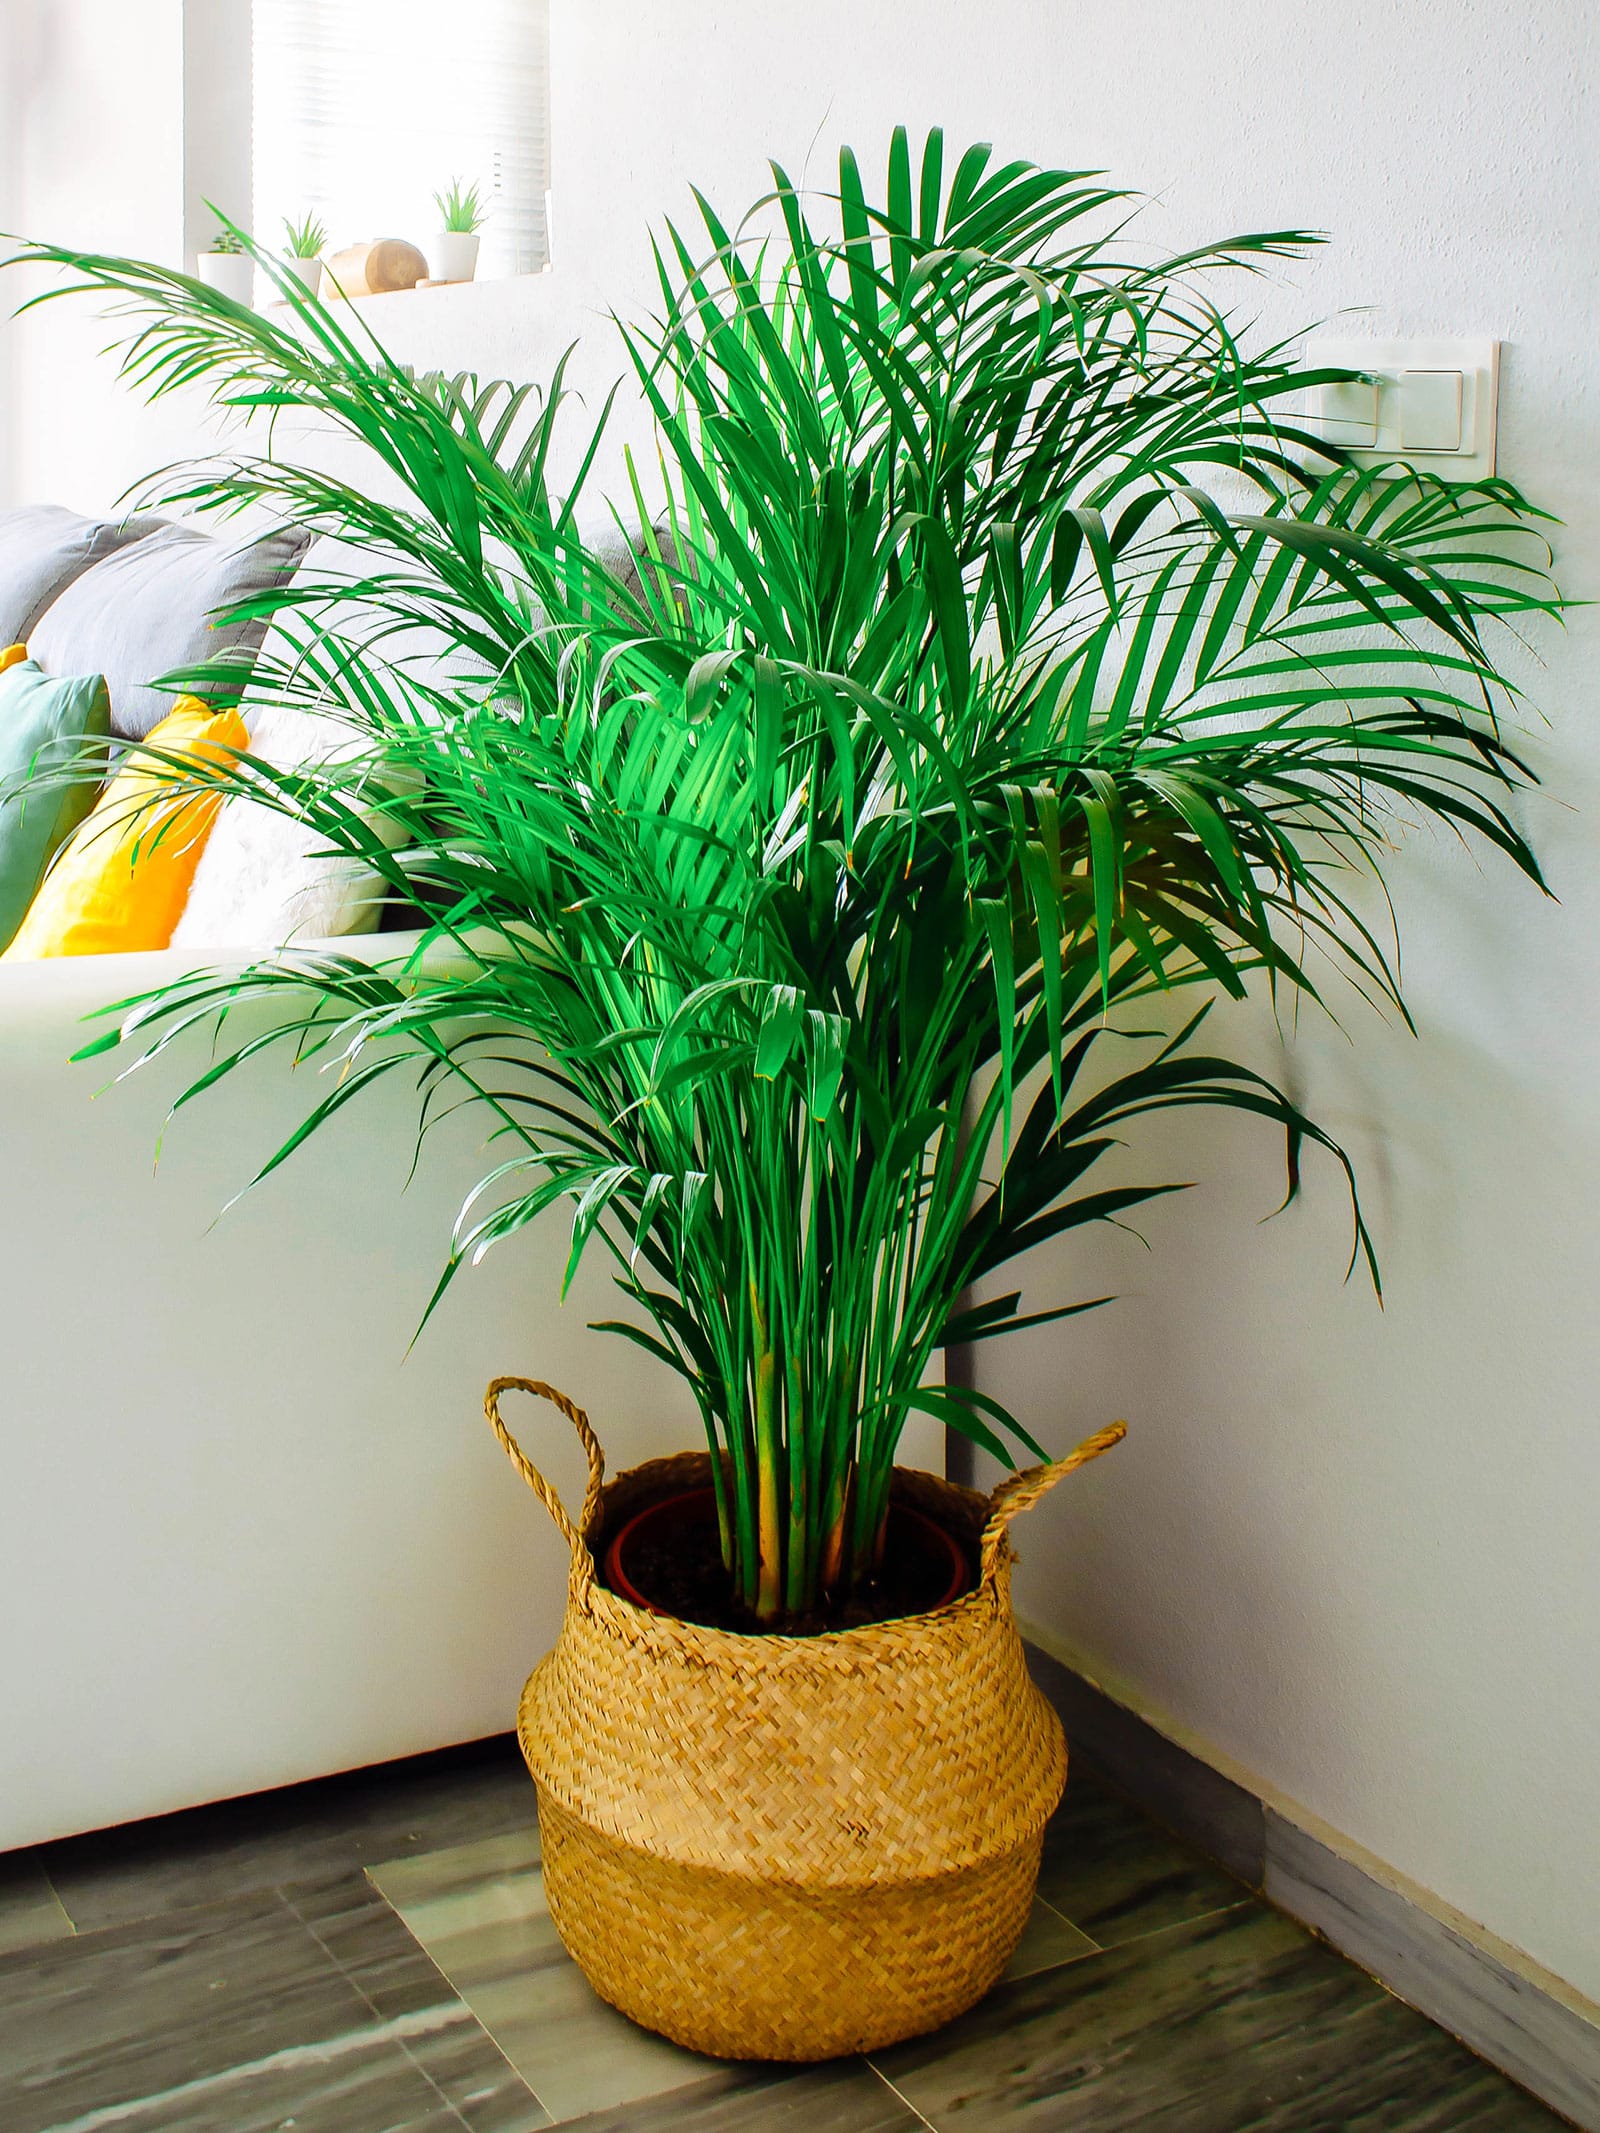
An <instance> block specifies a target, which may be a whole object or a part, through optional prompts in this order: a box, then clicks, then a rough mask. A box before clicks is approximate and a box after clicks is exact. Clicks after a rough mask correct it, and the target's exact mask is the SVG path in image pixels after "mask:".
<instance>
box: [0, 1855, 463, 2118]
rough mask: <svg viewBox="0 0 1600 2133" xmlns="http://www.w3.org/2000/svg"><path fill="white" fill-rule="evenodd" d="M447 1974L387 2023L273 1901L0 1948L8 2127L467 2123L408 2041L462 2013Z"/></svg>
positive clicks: (2, 2114)
mask: <svg viewBox="0 0 1600 2133" xmlns="http://www.w3.org/2000/svg"><path fill="white" fill-rule="evenodd" d="M471 2020H472V2018H471V2015H470V2014H469V2013H468V2011H467V2009H466V2008H465V2007H463V2006H462V2005H461V2003H460V2002H459V2001H458V2000H457V1999H456V1998H455V1996H454V1995H453V1994H451V1993H450V1992H449V1990H448V1988H446V1987H445V1986H444V1984H443V1981H442V1980H441V1981H440V1984H439V1989H438V1991H437V1993H436V1995H435V1997H434V2000H433V2002H432V2004H431V2005H429V2006H426V2007H422V2008H419V2009H415V2010H413V2011H411V2012H409V2013H407V2014H405V2015H403V2016H401V2017H399V2018H398V2019H396V2020H394V2021H384V2020H382V2019H380V2018H379V2017H378V2016H377V2015H376V2014H375V2013H374V2011H373V2009H372V2008H371V2007H370V2006H369V2005H368V2003H367V2002H366V2000H365V1999H364V1998H363V1997H362V1995H361V1993H360V1992H359V1991H358V1990H357V1988H356V1987H355V1986H354V1985H353V1984H352V1983H351V1982H350V1981H349V1980H348V1979H347V1978H345V1977H344V1976H343V1975H342V1974H341V1973H340V1971H339V1970H338V1968H337V1966H336V1965H335V1964H334V1963H333V1961H332V1960H331V1959H330V1958H329V1956H328V1955H327V1954H326V1953H325V1951H324V1950H323V1949H322V1948H321V1947H319V1945H318V1944H317V1942H316V1940H315V1939H314V1937H313V1936H312V1935H311V1933H310V1932H309V1931H308V1930H307V1928H306V1927H305V1926H304V1924H302V1922H301V1921H300V1920H299V1919H298V1918H297V1917H296V1916H295V1915H294V1913H293V1912H292V1911H291V1910H290V1909H289V1908H288V1906H287V1905H285V1904H284V1903H283V1902H281V1901H280V1900H279V1899H278V1898H277V1897H276V1896H273V1895H270V1894H262V1895H250V1896H244V1897H236V1898H234V1899H233V1900H231V1901H230V1902H227V1903H222V1904H215V1905H208V1906H204V1907H202V1908H200V1909H197V1910H191V1911H185V1912H175V1913H171V1914H168V1915H166V1916H163V1917H162V1918H160V1919H154V1920H146V1921H141V1922H140V1923H138V1924H136V1925H133V1926H126V1927H118V1928H113V1929H110V1930H107V1931H105V1932H101V1933H96V1934H84V1935H79V1936H77V1937H75V1938H74V1939H72V1940H69V1941H60V1942H55V1943H52V1944H50V1945H48V1946H45V1947H41V1948H35V1949H30V1950H27V1951H26V1952H24V1953H22V1954H18V1955H12V1956H8V1957H6V1958H4V1959H3V1960H0V2126H4V2127H5V2129H6V2133H100V2129H101V2128H111V2127H115V2128H118V2129H128V2133H140V2129H142V2128H149V2129H150V2133H269V2129H271V2133H276V2129H278V2128H281V2127H282V2126H284V2125H285V2124H286V2123H289V2122H291V2121H292V2122H293V2124H294V2125H295V2127H296V2129H297V2133H395V2129H397V2128H400V2127H404V2128H405V2129H406V2133H447V2129H448V2133H460V2120H459V2118H458V2117H457V2115H456V2114H455V2113H454V2111H453V2110H452V2109H451V2106H450V2104H449V2103H448V2101H447V2100H446V2098H445V2096H444V2095H443V2093H442V2092H441V2090H440V2089H439V2088H438V2087H437V2086H436V2085H435V2084H434V2083H433V2081H431V2080H430V2079H429V2078H428V2076H427V2075H426V2074H425V2073H424V2072H423V2071H422V2067H421V2065H420V2064H419V2061H418V2058H417V2056H416V2055H415V2048H418V2047H420V2048H422V2049H423V2050H424V2051H425V2048H426V2045H427V2043H428V2041H429V2040H430V2039H431V2038H433V2037H436V2036H438V2035H439V2034H440V2033H442V2032H447V2031H449V2030H451V2029H457V2028H465V2027H467V2026H468V2025H470V2024H471Z"/></svg>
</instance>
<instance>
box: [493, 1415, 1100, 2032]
mask: <svg viewBox="0 0 1600 2133" xmlns="http://www.w3.org/2000/svg"><path fill="white" fill-rule="evenodd" d="M510 1386H517V1387H520V1388H521V1389H524V1390H527V1391H531V1392H537V1393H539V1394H541V1395H542V1396H544V1397H546V1398H551V1399H553V1400H554V1401H555V1404H556V1405H558V1406H559V1407H560V1408H561V1409H562V1411H563V1412H564V1413H566V1414H567V1415H568V1416H569V1417H570V1418H571V1419H572V1421H573V1423H574V1426H575V1427H576V1428H577V1429H578V1433H579V1435H580V1437H581V1438H582V1439H583V1441H584V1444H585V1447H586V1449H587V1450H588V1453H589V1460H590V1476H589V1487H588V1490H587V1492H586V1495H585V1499H584V1505H583V1510H582V1512H581V1514H580V1517H579V1519H578V1522H577V1524H576V1525H574V1524H573V1523H572V1522H571V1521H570V1520H569V1519H568V1517H567V1515H566V1512H565V1510H564V1508H563V1507H562V1506H561V1504H560V1500H559V1498H557V1497H556V1495H555V1492H554V1491H553V1490H552V1489H551V1488H550V1487H549V1485H548V1483H546V1482H545V1481H544V1479H543V1477H542V1476H541V1475H539V1474H538V1473H537V1470H536V1469H534V1468H533V1467H532V1466H531V1465H530V1464H529V1462H528V1461H527V1460H526V1459H525V1458H524V1456H523V1454H522V1453H521V1451H520V1450H519V1449H518V1447H517V1446H516V1444H515V1443H514V1441H513V1439H512V1438H511V1437H510V1434H509V1432H508V1431H507V1430H506V1428H505V1425H504V1423H503V1422H502V1421H501V1419H500V1416H499V1407H498V1401H499V1395H500V1394H501V1393H502V1392H503V1391H505V1390H506V1389H507V1388H508V1387H510ZM486 1405H487V1407H488V1411H489V1416H490V1420H491V1422H492V1423H493V1425H494V1427H495V1430H496V1432H497V1434H498V1435H499V1436H500V1437H501V1441H502V1442H503V1443H504V1444H505V1446H506V1449H507V1450H508V1452H510V1454H511V1456H512V1458H513V1459H514V1460H515V1462H516V1463H517V1465H518V1467H519V1469H520V1470H521V1471H522V1472H523V1474H524V1476H525V1478H527V1479H528V1481H529V1483H530V1485H531V1486H532V1487H534V1488H535V1490H536V1492H537V1493H538V1494H539V1496H540V1497H541V1499H542V1500H543V1501H544V1502H545V1504H546V1506H547V1508H549V1509H550V1511H551V1515H552V1517H554V1518H555V1519H556V1521H557V1523H558V1525H559V1526H560V1527H561V1528H562V1531H563V1533H564V1535H565V1536H566V1538H567V1540H568V1544H569V1547H570V1549H571V1556H572V1561H571V1573H570V1577H569V1582H568V1590H567V1608H566V1615H565V1618H564V1620H563V1623H562V1627H561V1634H560V1636H559V1638H558V1639H557V1642H556V1645H555V1648H554V1649H553V1650H552V1651H551V1652H550V1653H549V1654H548V1656H547V1657H546V1658H545V1659H543V1660H542V1661H541V1662H540V1664H539V1665H538V1666H537V1667H535V1669H534V1671H533V1673H532V1674H531V1675H530V1677H529V1679H528V1683H527V1687H526V1688H525V1689H524V1691H523V1695H522V1702H521V1708H520V1711H519V1715H518V1734H519V1737H520V1740H521V1743H522V1751H523V1754H524V1756H525V1757H526V1759H527V1763H528V1768H529V1770H530V1771H531V1773H532V1775H533V1779H534V1782H535V1784H536V1785H537V1787H538V1792H539V1817H540V1827H541V1830H542V1833H543V1851H544V1878H545V1887H546V1891H547V1894H548V1898H549V1903H550V1912H551V1916H552V1918H553V1919H554V1921H555V1924H556V1928H557V1930H558V1932H559V1933H560V1935H561V1938H562V1940H563V1941H564V1942H565V1944H566V1946H567V1948H568V1949H569V1950H570V1952H571V1954H572V1955H573V1957H574V1958H575V1960H576V1961H577V1962H578V1964H579V1966H580V1968H581V1969H582V1970H583V1972H584V1974H585V1976H586V1977H587V1978H588V1979H589V1982H590V1983H591V1984H592V1985H593V1986H594V1988H595V1990H596V1991H597V1992H598V1993H599V1994H600V1995H601V1997H602V1998H604V1999H606V2000H609V2001H610V2002H611V2004H612V2005H613V2006H615V2007H619V2008H621V2010H622V2011H623V2012H624V2013H625V2014H627V2015H630V2016H631V2017H632V2018H633V2019H634V2020H635V2021H637V2022H641V2023H643V2024H645V2025H646V2026H647V2027H649V2028H651V2029H654V2030H658V2031H660V2032H661V2033H662V2034H663V2035H666V2036H668V2037H671V2038H672V2039H673V2040H674V2041H675V2042H677V2043H679V2044H683V2045H686V2046H688V2047H689V2048H690V2049H692V2050H695V2051H700V2052H706V2053H710V2054H713V2055H715V2056H717V2057H722V2058H741V2059H742V2058H762V2059H825V2058H832V2057H835V2056H837V2055H839V2054H841V2053H846V2052H856V2051H863V2050H867V2049H870V2048H874V2047H877V2046H881V2045H884V2044H887V2043H890V2042H893V2041H895V2040H896V2039H899V2038H903V2037H909V2036H915V2035H918V2034H920V2033H922V2032H923V2031H925V2030H928V2029H932V2028H936V2027H937V2026H938V2025H939V2024H940V2023H943V2022H945V2021H948V2020H949V2019H950V2018H951V2017H952V2016H954V2015H956V2014H959V2013H960V2012H962V2010H963V2009H965V2008H967V2007H969V2006H971V2004H972V2003H973V2002H974V2001H975V2000H976V1999H978V1998H980V1997H981V1996H982V1994H983V1993H984V1992H986V1991H987V1990H988V1988H989V1986H990V1985H992V1984H993V1982H994V1980H995V1979H996V1978H997V1977H998V1976H999V1974H1000V1972H1001V1971H1002V1970H1003V1969H1004V1968H1005V1965H1006V1962H1007V1961H1008V1959H1009V1957H1010V1955H1011V1952H1012V1950H1013V1948H1014V1947H1015V1946H1016V1943H1017V1940H1018V1939H1019V1937H1020V1935H1021V1933H1022V1929H1023V1926H1024V1924H1025V1923H1026V1921H1027V1916H1028V1909H1029V1905H1030V1903H1031V1901H1032V1896H1033V1889H1034V1883H1035V1880H1036V1879H1037V1875H1038V1867H1039V1850H1040V1844H1041V1841H1042V1837H1043V1831H1044V1825H1045V1822H1046V1821H1047V1820H1048V1818H1049V1816H1050V1813H1051V1811H1052V1810H1053V1808H1054V1807H1055V1805H1056V1802H1057V1801H1058V1799H1059V1798H1060V1796H1061V1790H1062V1786H1063V1784H1064V1783H1065V1779H1066V1747H1065V1743H1064V1741H1063V1739H1062V1733H1061V1725H1060V1721H1059V1720H1058V1719H1057V1718H1056V1715H1055V1713H1054V1712H1053V1711H1052V1710H1051V1708H1050V1706H1049V1704H1048V1703H1047V1702H1046V1701H1045V1699H1044V1697H1043V1696H1042V1695H1041V1694H1040V1693H1039V1691H1038V1690H1037V1689H1036V1688H1035V1687H1034V1686H1033V1683H1032V1682H1031V1680H1030V1679H1029V1676H1028V1672H1027V1667H1026V1664H1025V1662H1024V1657H1023V1649H1022V1640H1021V1638H1020V1636H1019V1635H1018V1633H1017V1627H1016V1622H1015V1618H1014V1616H1013V1614H1012V1609H1011V1563H1012V1560H1013V1557H1012V1552H1011V1548H1010V1545H1009V1542H1008V1540H1007V1537H1006V1529H1007V1526H1008V1525H1009V1522H1010V1520H1011V1518H1013V1517H1014V1516H1016V1515H1017V1513H1018V1512H1020V1511H1021V1510H1022V1509H1024V1508H1026V1506H1027V1505H1028V1504H1029V1503H1031V1502H1033V1501H1035V1500H1036V1499H1037V1497H1038V1496H1039V1495H1041V1494H1043V1492H1044V1490H1045V1489H1047V1488H1049V1487H1051V1486H1053V1485H1054V1483H1055V1482H1056V1481H1058V1480H1060V1479H1061V1478H1062V1477H1063V1475H1064V1474H1065V1473H1067V1472H1070V1471H1071V1470H1072V1469H1073V1468H1074V1467H1075V1466H1078V1465H1081V1464H1082V1463H1083V1462H1084V1461H1085V1460H1086V1459H1088V1458H1092V1457H1094V1456H1095V1455H1096V1453H1098V1452H1099V1451H1102V1450H1104V1449H1106V1448H1107V1447H1108V1445H1110V1444H1112V1443H1115V1441H1116V1440H1117V1438H1118V1437H1119V1436H1120V1435H1121V1434H1122V1427H1121V1425H1120V1424H1114V1425H1112V1427H1111V1428H1109V1429H1107V1430H1103V1431H1101V1432H1100V1433H1099V1434H1098V1436H1096V1437H1094V1438H1091V1439H1090V1440H1089V1441H1088V1443H1087V1444H1085V1445H1083V1446H1081V1447H1080V1448H1079V1450H1078V1452H1076V1453H1074V1454H1073V1455H1072V1457H1071V1458H1070V1459H1069V1460H1062V1461H1059V1462H1057V1463H1056V1464H1055V1465H1054V1466H1049V1467H1042V1468H1035V1469H1034V1470H1032V1472H1031V1473H1029V1474H1026V1475H1017V1476H1013V1477H1012V1478H1011V1479H1010V1480H1009V1481H1007V1482H1006V1483H1005V1484H1003V1485H1002V1487H1001V1489H999V1490H997V1491H996V1494H995V1496H994V1497H992V1498H985V1497H983V1496H980V1495H978V1494H977V1493H976V1492H974V1491H972V1490H970V1489H963V1488H960V1487H958V1486H957V1485H955V1484H954V1483H952V1482H948V1481H943V1480H940V1479H938V1478H937V1477H935V1476H933V1475H930V1474H921V1473H916V1472H913V1471H911V1470H909V1469H904V1468H901V1469H897V1470H896V1473H895V1477H894V1493H895V1495H896V1496H897V1497H898V1498H899V1499H900V1500H902V1501H905V1502H909V1503H911V1504H914V1505H915V1506H916V1507H917V1508H919V1509H921V1510H924V1511H927V1512H929V1513H930V1514H931V1515H932V1516H933V1517H935V1518H936V1519H938V1520H939V1522H940V1523H941V1524H943V1525H945V1526H946V1527H947V1528H948V1529H950V1530H951V1531H953V1532H955V1533H957V1534H959V1535H961V1536H962V1537H963V1538H964V1539H965V1540H966V1542H967V1544H968V1546H969V1548H970V1549H971V1551H972V1553H973V1556H974V1559H975V1561H976V1562H977V1563H978V1565H979V1577H978V1582H977V1584H976V1587H975V1589H974V1590H972V1591H971V1592H969V1593H967V1594H965V1595H964V1596H962V1597H961V1598H959V1599H957V1600H955V1601H953V1602H952V1603H951V1604H950V1605H949V1606H946V1607H942V1608H939V1609H937V1610H935V1611H934V1612H932V1613H929V1614H922V1615H912V1616H908V1617H906V1618H904V1619H902V1620H900V1621H894V1622H884V1623H879V1624H875V1625H872V1626H870V1627H865V1628H860V1629H850V1630H842V1631H838V1632H834V1633H832V1634H828V1635H822V1636H810V1637H785V1636H745V1635H737V1634H734V1633H731V1632H728V1631H724V1630H717V1629H710V1628H705V1627H702V1626H701V1625H699V1624H696V1623H690V1622H682V1621H679V1620H677V1619H676V1618H675V1617H673V1616H669V1615H658V1614H652V1613H650V1612H648V1611H646V1610H645V1609H643V1608H640V1607H637V1606H635V1605H634V1604H633V1603H632V1602H630V1601H628V1600H625V1599H623V1598H621V1597H620V1595H618V1594H616V1593H613V1592H611V1591H609V1590H608V1589H607V1588H606V1587H605V1586H604V1585H602V1584H601V1583H600V1582H599V1579H598V1577H597V1575H596V1573H595V1563H596V1560H597V1559H598V1558H600V1557H601V1556H602V1555H603V1552H604V1548H605V1544H606V1539H607V1537H608V1535H609V1534H610V1533H611V1532H614V1531H615V1530H616V1528H617V1526H618V1525H619V1524H620V1523H621V1522H622V1521H623V1520H624V1519H626V1518H627V1517H628V1516H630V1515H631V1513H632V1512H633V1511H634V1510H636V1509H638V1508H640V1507H641V1506H642V1505H643V1504H644V1503H647V1502H653V1501H656V1500H658V1499H659V1498H660V1497H661V1496H663V1495H666V1494H670V1493H672V1492H673V1491H674V1490H677V1489H684V1488H693V1487H695V1486H697V1485H701V1486H703V1485H704V1484H705V1483H706V1482H707V1481H708V1480H709V1479H710V1461H709V1457H708V1455H707V1454H706V1453H704V1452H689V1453H683V1454H680V1455H679V1456H677V1457H675V1458H671V1459H657V1460H651V1461H649V1462H648V1463H647V1464H646V1465H644V1466H640V1467H635V1468H633V1469H632V1470H631V1471H630V1472H628V1473H625V1474H622V1475H619V1476H618V1477H617V1478H616V1480H614V1481H613V1482H611V1483H610V1484H609V1486H606V1487H602V1485H601V1484H602V1477H603V1471H604V1467H603V1460H602V1458H601V1455H600V1450H599V1446H598V1443H597V1442H596V1441H595V1439H594V1435H593V1432H592V1431H591V1430H590V1428H589V1425H588V1423H587V1420H586V1419H585V1418H584V1417H583V1416H582V1414H581V1412H580V1411H579V1410H577V1409H576V1408H574V1407H573V1406H572V1404H571V1403H570V1402H569V1401H567V1400H566V1399H565V1398H564V1397H563V1396H562V1395H560V1394H557V1393H555V1392H554V1391H553V1390H552V1388H549V1387H547V1386H543V1385H540V1384H538V1383H536V1382H535V1381H531V1380H524V1379H497V1380H496V1381H495V1383H494V1384H493V1385H492V1386H491V1387H490V1390H489V1395H488V1399H487V1402H486Z"/></svg>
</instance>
